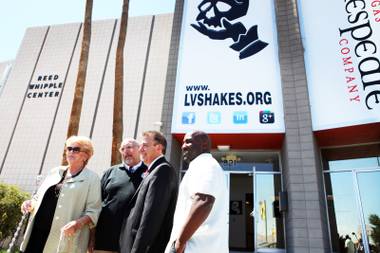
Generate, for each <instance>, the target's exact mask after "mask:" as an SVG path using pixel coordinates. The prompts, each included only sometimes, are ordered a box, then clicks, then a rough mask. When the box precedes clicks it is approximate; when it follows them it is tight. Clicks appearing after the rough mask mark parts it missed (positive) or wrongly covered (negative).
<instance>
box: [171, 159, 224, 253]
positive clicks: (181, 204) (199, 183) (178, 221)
mask: <svg viewBox="0 0 380 253" xmlns="http://www.w3.org/2000/svg"><path fill="white" fill-rule="evenodd" d="M195 193H203V194H208V195H211V196H213V197H214V198H215V202H214V205H213V208H212V210H211V212H210V214H209V216H208V217H207V219H206V220H205V221H204V222H203V224H202V225H201V226H200V227H199V228H198V229H197V231H196V232H195V233H194V234H193V236H192V237H191V238H190V240H188V241H187V243H186V248H185V252H186V253H205V252H207V253H228V252H229V249H228V192H227V182H226V178H225V175H224V173H223V169H222V168H221V167H220V165H219V163H218V162H217V161H216V160H215V159H214V158H213V157H212V156H211V154H209V153H204V154H201V155H199V156H197V157H196V158H195V159H194V160H193V161H191V162H190V164H189V169H188V170H187V172H186V174H185V176H184V177H183V179H182V182H181V184H180V187H179V193H178V200H177V206H176V210H175V214H174V224H173V230H172V233H171V236H170V240H169V243H168V246H167V247H166V251H165V252H169V250H170V247H171V245H172V244H173V241H174V240H176V239H177V238H178V234H179V232H180V230H181V229H182V227H183V225H184V222H185V220H186V218H187V217H188V215H189V212H190V209H191V205H192V203H193V200H192V198H191V197H192V196H193V195H194V194H195Z"/></svg>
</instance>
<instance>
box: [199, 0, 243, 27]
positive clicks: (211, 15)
mask: <svg viewBox="0 0 380 253" xmlns="http://www.w3.org/2000/svg"><path fill="white" fill-rule="evenodd" d="M248 5H249V0H203V1H202V2H201V3H200V4H199V5H198V10H199V14H198V16H197V21H198V22H200V21H202V22H203V24H206V25H209V26H214V27H222V18H226V19H227V20H229V21H232V20H235V19H237V18H240V17H242V16H244V15H246V14H247V11H248Z"/></svg>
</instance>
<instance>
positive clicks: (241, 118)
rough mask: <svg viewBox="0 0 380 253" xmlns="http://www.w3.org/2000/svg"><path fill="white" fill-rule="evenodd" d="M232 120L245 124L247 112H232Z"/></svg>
mask: <svg viewBox="0 0 380 253" xmlns="http://www.w3.org/2000/svg"><path fill="white" fill-rule="evenodd" d="M233 122H234V124H247V123H248V114H247V112H234V114H233Z"/></svg>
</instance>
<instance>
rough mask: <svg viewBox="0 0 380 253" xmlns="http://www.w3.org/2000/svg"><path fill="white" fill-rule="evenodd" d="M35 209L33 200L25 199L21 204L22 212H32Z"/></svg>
mask: <svg viewBox="0 0 380 253" xmlns="http://www.w3.org/2000/svg"><path fill="white" fill-rule="evenodd" d="M31 211H33V203H32V200H30V199H29V200H25V201H24V202H23V203H22V205H21V212H22V213H30V212H31Z"/></svg>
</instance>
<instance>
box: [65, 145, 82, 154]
mask: <svg viewBox="0 0 380 253" xmlns="http://www.w3.org/2000/svg"><path fill="white" fill-rule="evenodd" d="M66 151H67V152H70V151H72V152H73V153H79V152H81V150H80V147H70V146H69V147H66Z"/></svg>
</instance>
